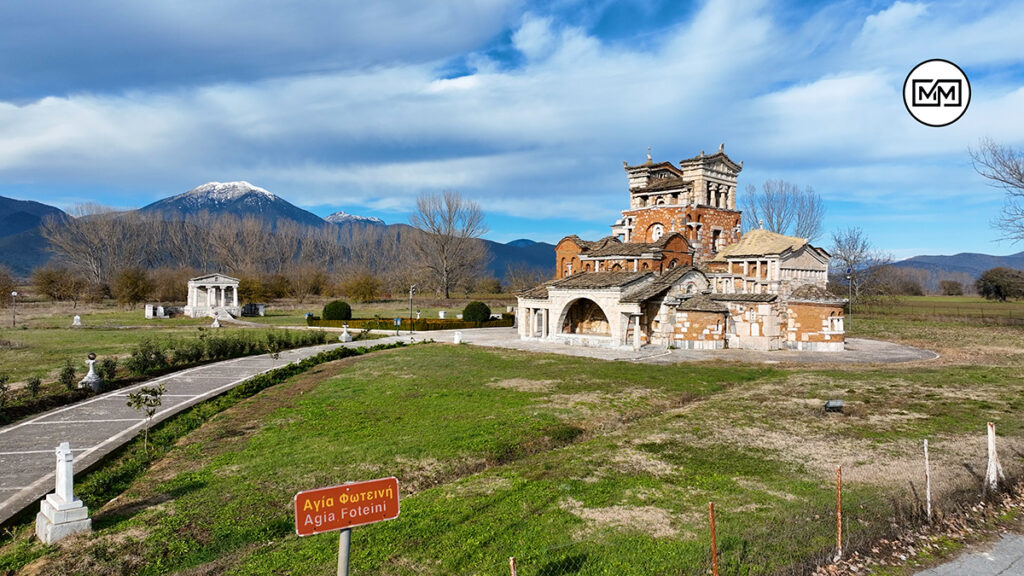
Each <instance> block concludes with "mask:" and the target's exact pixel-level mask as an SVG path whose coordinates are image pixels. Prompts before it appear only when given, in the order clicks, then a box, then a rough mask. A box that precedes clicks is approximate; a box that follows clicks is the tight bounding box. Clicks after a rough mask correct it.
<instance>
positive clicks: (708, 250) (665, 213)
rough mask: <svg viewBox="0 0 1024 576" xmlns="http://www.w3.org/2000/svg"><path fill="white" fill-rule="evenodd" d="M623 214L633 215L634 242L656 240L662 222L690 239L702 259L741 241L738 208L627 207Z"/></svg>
mask: <svg viewBox="0 0 1024 576" xmlns="http://www.w3.org/2000/svg"><path fill="white" fill-rule="evenodd" d="M622 216H623V218H632V228H633V231H632V233H631V235H630V238H629V241H630V242H653V241H654V240H653V239H652V236H651V234H652V231H653V229H654V226H655V225H656V224H661V225H662V227H663V229H664V233H665V234H671V233H672V232H678V233H680V234H682V235H683V236H684V237H685V238H686V240H687V241H688V242H689V243H690V246H691V247H692V248H693V250H694V259H695V260H697V261H698V262H701V261H705V260H709V259H711V257H713V256H714V255H715V254H716V253H717V251H718V250H721V249H722V248H725V247H726V246H728V245H729V244H732V243H733V242H736V241H738V240H739V232H738V230H739V226H740V212H737V211H735V210H722V209H718V208H711V207H708V206H672V205H665V206H654V207H648V208H639V209H636V210H626V211H624V212H623V213H622ZM716 241H717V244H718V245H717V247H716V246H714V243H715V242H716Z"/></svg>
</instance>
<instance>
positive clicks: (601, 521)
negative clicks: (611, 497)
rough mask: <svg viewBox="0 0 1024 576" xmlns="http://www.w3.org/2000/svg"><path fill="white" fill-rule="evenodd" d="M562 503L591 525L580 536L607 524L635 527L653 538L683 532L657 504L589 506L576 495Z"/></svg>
mask: <svg viewBox="0 0 1024 576" xmlns="http://www.w3.org/2000/svg"><path fill="white" fill-rule="evenodd" d="M561 507H562V509H563V510H565V511H566V512H569V513H570V514H573V515H575V516H578V517H579V518H581V519H583V520H584V521H586V523H587V527H586V528H585V529H584V530H583V531H582V532H581V533H579V534H577V537H582V538H586V537H589V536H591V535H592V533H593V532H595V531H600V530H601V529H604V528H617V529H621V530H634V531H637V532H643V533H645V534H648V535H650V536H651V537H653V538H670V537H673V536H676V535H678V534H679V530H677V529H676V528H675V526H673V525H672V514H670V513H669V511H668V510H665V509H664V508H657V507H655V506H608V507H606V508H586V507H584V506H583V504H582V503H581V502H578V501H576V500H574V499H572V498H570V499H568V500H566V501H565V502H563V503H562V504H561Z"/></svg>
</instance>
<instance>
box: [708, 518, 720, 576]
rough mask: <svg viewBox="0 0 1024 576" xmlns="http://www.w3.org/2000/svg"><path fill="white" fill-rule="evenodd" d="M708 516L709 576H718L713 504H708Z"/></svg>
mask: <svg viewBox="0 0 1024 576" xmlns="http://www.w3.org/2000/svg"><path fill="white" fill-rule="evenodd" d="M708 516H709V517H710V518H711V576H718V543H717V542H716V540H715V503H714V502H708Z"/></svg>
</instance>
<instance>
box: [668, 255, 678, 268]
mask: <svg viewBox="0 0 1024 576" xmlns="http://www.w3.org/2000/svg"><path fill="white" fill-rule="evenodd" d="M678 265H679V259H678V258H673V259H671V260H669V262H668V269H669V270H671V269H673V268H675V267H676V266H678Z"/></svg>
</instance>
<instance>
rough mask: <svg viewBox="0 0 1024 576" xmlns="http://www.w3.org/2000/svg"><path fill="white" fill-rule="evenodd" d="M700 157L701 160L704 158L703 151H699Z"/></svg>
mask: <svg viewBox="0 0 1024 576" xmlns="http://www.w3.org/2000/svg"><path fill="white" fill-rule="evenodd" d="M700 157H701V158H703V157H704V151H703V150H701V151H700Z"/></svg>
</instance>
